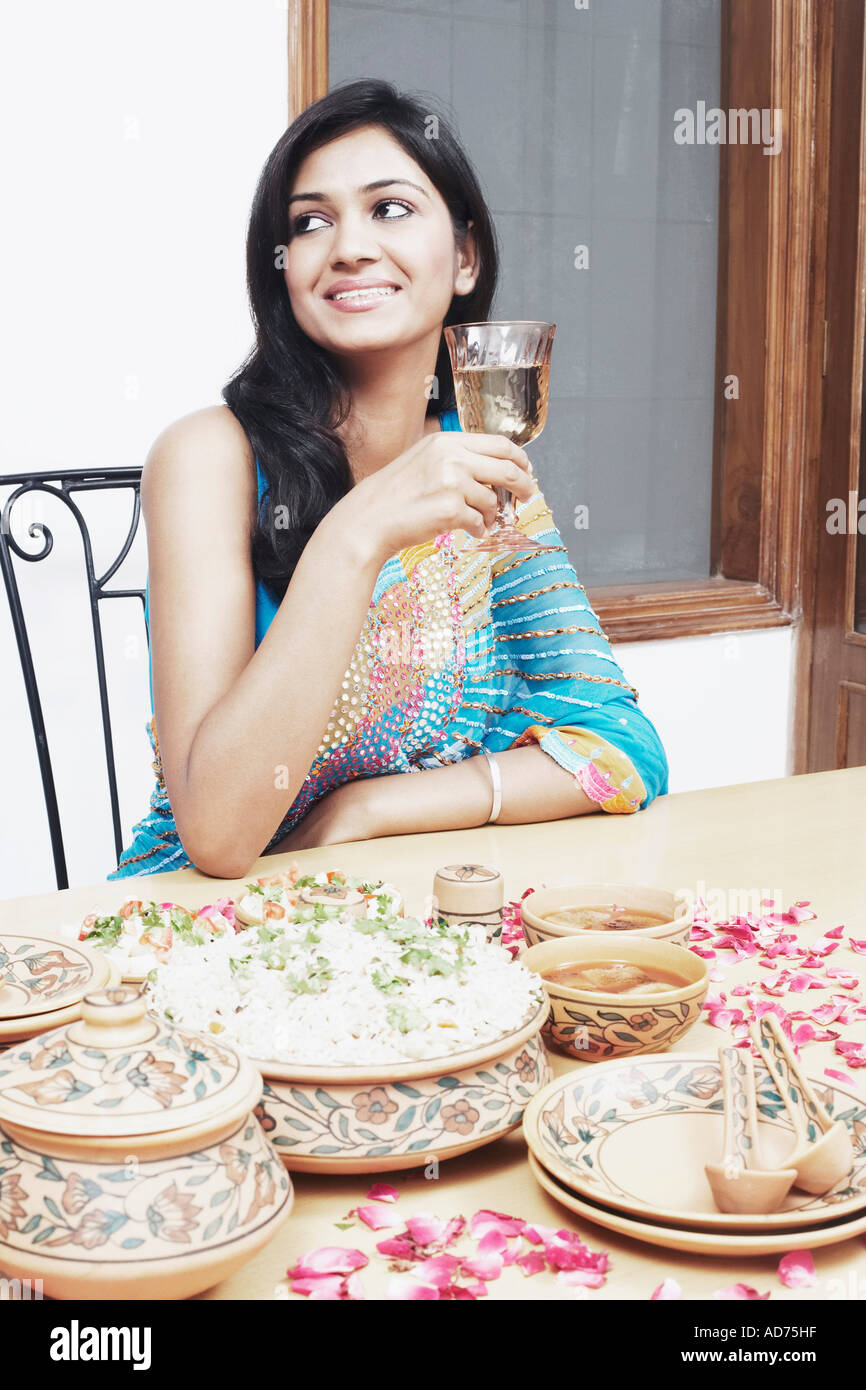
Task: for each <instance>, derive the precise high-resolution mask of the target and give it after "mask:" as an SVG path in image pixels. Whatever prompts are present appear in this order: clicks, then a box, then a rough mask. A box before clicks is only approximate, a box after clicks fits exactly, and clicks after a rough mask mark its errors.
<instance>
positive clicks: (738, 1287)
mask: <svg viewBox="0 0 866 1390" xmlns="http://www.w3.org/2000/svg"><path fill="white" fill-rule="evenodd" d="M769 1297H770V1295H769V1293H758V1290H757V1289H753V1288H751V1287H750V1285H748V1284H731V1286H730V1288H727V1289H717V1290H716V1292H715V1293H714V1294H713V1298H721V1299H738V1298H743V1299H751V1300H755V1299H759V1300H761V1301H762V1302H763V1300H764V1299H765V1298H769Z"/></svg>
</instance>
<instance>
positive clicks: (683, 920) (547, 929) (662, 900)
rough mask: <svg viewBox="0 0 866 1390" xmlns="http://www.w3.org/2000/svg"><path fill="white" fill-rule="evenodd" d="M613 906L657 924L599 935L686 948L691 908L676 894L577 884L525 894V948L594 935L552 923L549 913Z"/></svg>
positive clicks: (615, 885) (625, 886)
mask: <svg viewBox="0 0 866 1390" xmlns="http://www.w3.org/2000/svg"><path fill="white" fill-rule="evenodd" d="M606 904H615V906H616V908H617V909H621V910H622V913H623V915H624V916H627V915H628V914H629V913H635V912H637V913H651V914H652V915H653V916H655V917H660V918H661V919H662V920H661V921H660V922H655V923H653V925H652V926H648V927H635V928H632V929H630V930H628V931H625V930H617V931H613V932H611V931H603V932H601V933H600V934H601V935H602V936H605V937H607V936H615V937H621V936H639V937H640V938H641V939H642V940H647V939H649V940H653V941H668V942H670V943H671V944H672V945H674V946H687V945H688V942H689V936H690V934H691V929H692V908H691V904H690V903H689V902H688V900H687V899H686V898H685V897H684V896H683V895H682V894H679V893H669V892H667V891H666V890H665V889H663V888H641V887H636V886H635V885H634V884H626V883H576V884H573V885H572V886H571V887H568V888H539V889H537V890H536V892H534V893H530V894H528V896H527V897H525V898H524V899H523V902H522V904H521V914H520V915H521V921H522V923H523V935H524V937H525V938H526V944H527V946H537V945H538V944H539V943H540V942H542V941H558V940H559V939H560V938H561V937H569V938H574V937H575V936H578V937H583V936H587V935H594V936H597V935H599V933H597V932H590V931H589V930H588V929H587V928H586V927H579V926H569V925H567V924H565V923H563V922H559V921H552V920H551V914H552V913H557V914H559V913H562V912H564V911H567V910H568V909H569V908H576V909H579V908H584V909H585V908H592V907H599V906H602V905H606Z"/></svg>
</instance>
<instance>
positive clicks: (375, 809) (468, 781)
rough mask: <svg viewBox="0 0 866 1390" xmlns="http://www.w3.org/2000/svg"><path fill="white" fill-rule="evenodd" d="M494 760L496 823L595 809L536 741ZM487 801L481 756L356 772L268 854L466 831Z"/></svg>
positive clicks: (480, 818)
mask: <svg viewBox="0 0 866 1390" xmlns="http://www.w3.org/2000/svg"><path fill="white" fill-rule="evenodd" d="M496 761H497V763H498V764H499V773H500V778H501V781H502V807H501V810H500V812H499V817H498V819H497V821H496V824H497V825H518V824H531V823H532V822H534V821H547V820H562V819H564V818H566V817H569V816H583V815H586V814H587V813H589V812H591V811H597V810H599V806H598V804H597V802H595V801H591V800H590V798H589V797H588V796H587V795H586V794H585V792H583V791H582V790H581V788H580V787H579V786H578V785H577V783H576V782H575V780H574V778H573V777H572V776H571V775H570V774H569V773H568V772H567V771H566V770H565V769H563V768H561V767H559V766H557V764H556V763H555V762H554V761H553V759H552V758H549V757H548V756H547V754H546V753H544V752H543V751H542V750H541V748H539V746H538V744H532V745H531V746H529V747H525V748H510V749H507V750H506V751H505V752H504V753H497V754H496ZM492 807H493V787H492V782H491V778H490V769H489V767H488V764H487V759H486V758H485V757H483V756H481V755H478V756H473V757H470V758H464V759H463V761H462V762H459V763H448V764H446V765H445V766H443V767H437V768H428V769H425V770H424V771H421V772H413V773H406V772H398V773H395V774H393V775H391V776H387V777H364V778H359V779H358V780H357V781H355V782H347V783H346V784H345V785H344V786H342V787H338V788H337V789H336V791H333V792H330V793H329V795H328V796H325V797H323V798H322V800H321V801H320V802H318V803H317V805H315V806H314V807H313V808H312V810H311V811H310V812H309V814H308V815H306V816H305V817H304V819H303V820H302V821H301V822H300V824H299V825H297V826H295V828H294V829H293V830H291V831H290V832H289V834H288V835H287V836H286V837H285V839H283V840H281V841H280V842H279V844H278V845H275V846H274V850H273V853H274V854H283V853H290V852H291V853H293V852H295V851H296V850H301V849H315V848H316V847H317V846H320V845H336V844H345V843H346V842H347V841H349V840H370V839H375V838H377V837H379V836H382V835H418V834H422V833H423V832H424V831H434V830H467V829H470V828H472V827H474V826H480V825H485V824H486V822H487V819H488V817H489V815H490V812H491V810H492Z"/></svg>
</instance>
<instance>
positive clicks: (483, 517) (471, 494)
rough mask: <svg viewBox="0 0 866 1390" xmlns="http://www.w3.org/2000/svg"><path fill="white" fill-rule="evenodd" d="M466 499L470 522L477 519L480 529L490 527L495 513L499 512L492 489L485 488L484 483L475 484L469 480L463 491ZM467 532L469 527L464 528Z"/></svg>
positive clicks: (497, 499) (474, 481)
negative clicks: (480, 525)
mask: <svg viewBox="0 0 866 1390" xmlns="http://www.w3.org/2000/svg"><path fill="white" fill-rule="evenodd" d="M463 496H464V498H465V499H466V506H467V507H468V508H469V509H470V512H471V519H472V522H473V523H474V522H475V518H476V517H477V518H478V519H479V520H480V522H481V524H482V529H483V527H484V526H492V525H493V523H494V521H495V520H496V513H497V511H498V510H499V498H498V497H497V496H496V493H495V492H494V490H493V488H492V487H485V485H484V483H479V482H477V481H476V480H475V479H474V478H470V479H469V481H468V483H467V484H466V486H465V487H464V490H463ZM464 529H465V530H467V531H468V530H469V529H470V528H469V526H466V527H465V528H464Z"/></svg>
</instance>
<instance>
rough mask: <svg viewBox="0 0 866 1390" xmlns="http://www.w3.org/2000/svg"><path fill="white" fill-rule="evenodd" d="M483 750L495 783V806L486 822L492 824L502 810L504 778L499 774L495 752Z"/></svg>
mask: <svg viewBox="0 0 866 1390" xmlns="http://www.w3.org/2000/svg"><path fill="white" fill-rule="evenodd" d="M481 751H482V753H483V754H484V756H485V758H486V759H487V762H488V764H489V766H490V780H491V782H492V783H493V806H492V809H491V811H490V815H489V816H488V817H487V822H486V823H487V824H488V825H491V824H492V823H493V822H494V821H495V820H498V818H499V812H500V811H501V810H502V778H501V776H500V775H499V764H498V762H497V761H496V759H495V758H494V756H493V754H492V753H491V752H490V751H489V750H488V749H487V748H482V750H481Z"/></svg>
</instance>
